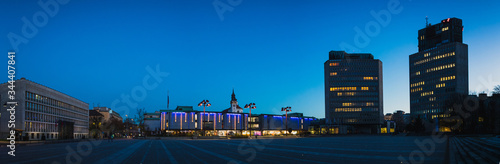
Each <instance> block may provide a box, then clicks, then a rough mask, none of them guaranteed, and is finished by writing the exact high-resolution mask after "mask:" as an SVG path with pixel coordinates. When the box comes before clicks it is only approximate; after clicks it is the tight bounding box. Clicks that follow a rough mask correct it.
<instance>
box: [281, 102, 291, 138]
mask: <svg viewBox="0 0 500 164" xmlns="http://www.w3.org/2000/svg"><path fill="white" fill-rule="evenodd" d="M281 111H284V112H285V129H286V130H285V133H286V134H287V135H288V133H287V131H288V112H291V111H292V107H289V106H288V107H282V108H281Z"/></svg>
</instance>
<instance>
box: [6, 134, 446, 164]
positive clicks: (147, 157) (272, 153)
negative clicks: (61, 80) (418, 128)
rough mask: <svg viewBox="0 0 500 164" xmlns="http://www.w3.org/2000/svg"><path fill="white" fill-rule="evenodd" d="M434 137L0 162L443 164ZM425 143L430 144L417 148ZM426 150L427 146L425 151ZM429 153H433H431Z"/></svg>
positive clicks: (117, 148)
mask: <svg viewBox="0 0 500 164" xmlns="http://www.w3.org/2000/svg"><path fill="white" fill-rule="evenodd" d="M429 141H433V140H432V138H431V137H409V136H406V137H403V136H337V137H311V138H273V139H221V140H191V139H186V140H182V139H180V140H170V139H167V140H156V139H127V140H114V142H108V141H107V140H101V141H84V142H73V143H60V144H42V145H30V146H21V145H20V146H18V147H17V148H16V156H15V157H11V156H8V155H7V150H8V148H6V147H1V148H0V150H1V152H2V154H1V155H0V161H1V163H50V164H59V163H60V164H63V163H100V164H111V163H134V164H137V163H352V164H354V163H371V164H374V163H401V162H403V163H404V162H406V161H411V159H413V160H416V161H419V160H424V163H443V162H444V159H445V157H446V155H445V154H446V153H445V152H446V142H443V143H436V142H432V143H431V142H429ZM420 142H427V143H430V144H419V145H418V144H416V143H420ZM423 146H424V147H423ZM432 148H434V149H432ZM425 149H428V150H430V151H427V150H425Z"/></svg>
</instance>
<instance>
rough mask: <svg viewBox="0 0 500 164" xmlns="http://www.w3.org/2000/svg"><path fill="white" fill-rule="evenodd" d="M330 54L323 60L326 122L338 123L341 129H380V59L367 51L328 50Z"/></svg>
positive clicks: (373, 130)
mask: <svg viewBox="0 0 500 164" xmlns="http://www.w3.org/2000/svg"><path fill="white" fill-rule="evenodd" d="M329 56H330V58H329V60H327V61H326V62H325V64H324V68H325V117H326V121H327V124H330V125H334V126H336V127H340V129H341V130H340V133H379V132H380V125H381V124H382V121H383V120H382V117H383V94H382V93H383V92H382V91H383V88H382V62H381V61H380V60H378V59H374V58H373V55H372V54H367V53H352V54H349V53H346V52H344V51H330V54H329ZM337 130H338V129H337Z"/></svg>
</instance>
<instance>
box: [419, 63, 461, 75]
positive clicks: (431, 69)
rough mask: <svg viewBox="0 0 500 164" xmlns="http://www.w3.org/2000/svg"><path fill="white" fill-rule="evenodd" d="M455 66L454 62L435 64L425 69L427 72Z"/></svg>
mask: <svg viewBox="0 0 500 164" xmlns="http://www.w3.org/2000/svg"><path fill="white" fill-rule="evenodd" d="M453 67H455V63H451V64H446V65H442V66H437V67H434V68H429V69H427V70H426V72H427V73H429V72H434V71H440V70H443V69H448V68H453Z"/></svg>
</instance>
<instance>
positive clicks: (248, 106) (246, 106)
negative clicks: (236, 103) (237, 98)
mask: <svg viewBox="0 0 500 164" xmlns="http://www.w3.org/2000/svg"><path fill="white" fill-rule="evenodd" d="M245 108H248V109H250V117H249V118H250V121H252V109H255V108H257V107H256V106H255V103H250V104H247V105H245ZM247 121H248V120H247ZM250 121H248V122H247V126H248V125H249V123H250ZM250 136H252V126H250Z"/></svg>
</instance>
